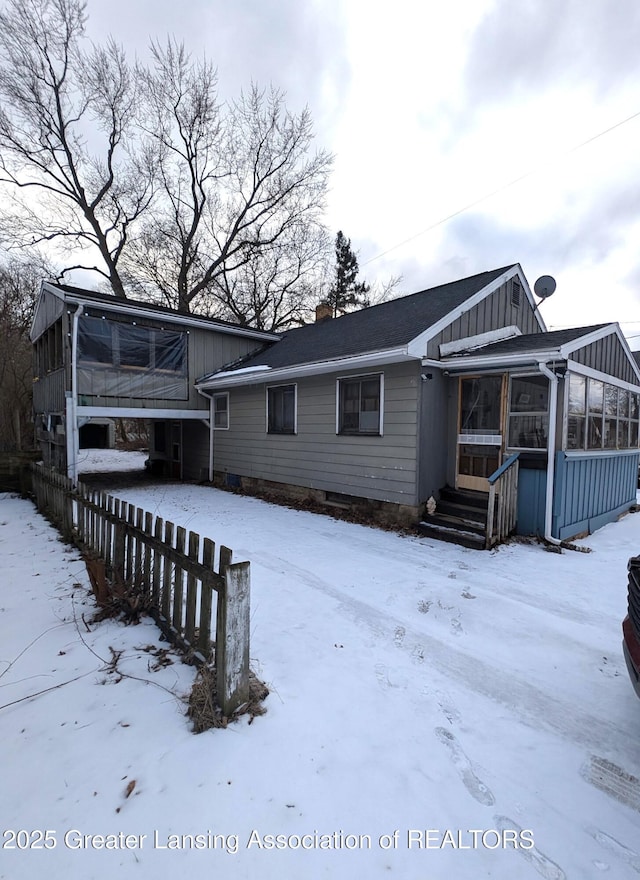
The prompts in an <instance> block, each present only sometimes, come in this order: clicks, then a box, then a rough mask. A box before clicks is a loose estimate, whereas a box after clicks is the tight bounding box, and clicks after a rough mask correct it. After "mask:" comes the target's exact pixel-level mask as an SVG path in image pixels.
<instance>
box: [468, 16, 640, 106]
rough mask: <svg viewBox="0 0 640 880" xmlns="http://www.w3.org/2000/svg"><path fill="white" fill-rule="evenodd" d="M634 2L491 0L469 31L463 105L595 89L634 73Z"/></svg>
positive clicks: (639, 61) (637, 28)
mask: <svg viewBox="0 0 640 880" xmlns="http://www.w3.org/2000/svg"><path fill="white" fill-rule="evenodd" d="M639 32H640V5H639V4H638V3H637V0H616V3H615V4H612V3H611V2H609V0H590V2H584V0H522V2H518V3H514V2H512V0H497V2H495V3H494V5H493V7H492V8H491V11H490V12H489V13H488V14H487V15H486V16H485V18H484V19H483V20H482V21H481V22H480V24H479V26H478V27H477V29H476V30H475V33H474V35H473V38H472V42H471V44H470V46H469V53H468V59H467V65H466V77H465V79H466V88H467V92H468V100H469V102H470V103H473V102H476V101H478V100H483V101H487V100H496V101H502V100H506V99H507V98H509V97H513V96H514V93H528V92H530V93H533V92H540V90H541V89H544V88H556V87H558V86H559V85H570V84H573V85H579V84H580V83H582V82H585V81H586V82H588V83H590V84H591V85H592V87H593V88H594V89H595V90H596V91H597V92H600V93H604V92H607V91H608V90H610V89H613V88H619V87H620V86H621V85H622V83H623V82H625V81H627V80H629V79H630V78H632V77H637V75H638V73H639V72H640V54H639V53H638V49H637V37H638V33H639Z"/></svg>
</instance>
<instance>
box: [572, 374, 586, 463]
mask: <svg viewBox="0 0 640 880" xmlns="http://www.w3.org/2000/svg"><path fill="white" fill-rule="evenodd" d="M568 385H569V402H568V404H567V407H568V410H567V449H584V443H585V431H586V426H587V380H586V379H585V377H584V376H578V375H576V374H575V373H571V374H570V375H569V383H568Z"/></svg>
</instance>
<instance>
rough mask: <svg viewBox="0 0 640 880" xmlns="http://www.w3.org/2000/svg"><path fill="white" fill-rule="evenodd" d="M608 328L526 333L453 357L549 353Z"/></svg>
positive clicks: (603, 325)
mask: <svg viewBox="0 0 640 880" xmlns="http://www.w3.org/2000/svg"><path fill="white" fill-rule="evenodd" d="M606 326H607V325H606V324H592V325H591V326H589V327H570V328H569V329H567V330H552V331H550V332H549V333H524V334H522V335H521V336H512V337H511V338H510V339H503V340H501V341H500V342H491V343H490V344H489V345H484V346H482V347H481V348H474V349H473V350H470V351H465V352H460V353H459V354H457V355H452V357H466V356H468V357H478V356H479V355H493V354H519V353H521V352H527V351H531V352H534V351H548V350H549V349H556V348H560V346H561V345H565V344H566V343H567V342H573V341H574V340H575V339H580V337H582V336H586V335H587V334H588V333H593V332H594V331H595V330H600V329H601V328H602V327H606Z"/></svg>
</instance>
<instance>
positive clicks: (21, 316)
mask: <svg viewBox="0 0 640 880" xmlns="http://www.w3.org/2000/svg"><path fill="white" fill-rule="evenodd" d="M47 274H48V267H47V266H46V265H45V264H44V263H43V262H42V261H38V262H36V263H27V262H24V261H21V260H18V259H17V258H15V257H13V258H9V259H6V258H4V259H3V261H2V262H1V263H0V338H1V339H2V343H1V344H0V450H11V451H13V450H17V449H18V450H19V449H21V448H28V447H30V446H31V444H32V442H33V428H32V421H31V389H32V384H33V383H32V361H31V358H32V353H31V342H30V341H29V328H30V326H31V319H32V317H33V308H34V305H35V302H36V298H37V295H38V291H39V289H40V279H41V278H42V277H43V275H47Z"/></svg>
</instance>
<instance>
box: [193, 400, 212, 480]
mask: <svg viewBox="0 0 640 880" xmlns="http://www.w3.org/2000/svg"><path fill="white" fill-rule="evenodd" d="M196 390H197V391H198V394H202V396H203V397H206V398H207V400H208V401H209V482H210V483H213V394H207V392H206V391H203V390H202V389H201V388H198V389H196Z"/></svg>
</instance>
